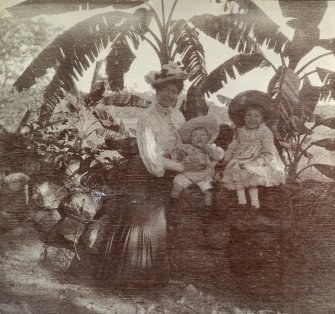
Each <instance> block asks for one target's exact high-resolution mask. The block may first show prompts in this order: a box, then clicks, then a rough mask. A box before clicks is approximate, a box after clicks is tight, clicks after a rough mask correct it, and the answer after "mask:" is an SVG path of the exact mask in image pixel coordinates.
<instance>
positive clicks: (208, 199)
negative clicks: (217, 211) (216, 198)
mask: <svg viewBox="0 0 335 314" xmlns="http://www.w3.org/2000/svg"><path fill="white" fill-rule="evenodd" d="M204 194H205V206H212V205H213V195H214V192H213V189H209V190H207V191H205V192H204Z"/></svg>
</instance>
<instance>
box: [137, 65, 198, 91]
mask: <svg viewBox="0 0 335 314" xmlns="http://www.w3.org/2000/svg"><path fill="white" fill-rule="evenodd" d="M191 75H192V73H187V72H185V71H183V70H182V69H181V67H180V66H179V65H178V64H177V63H174V62H172V61H169V63H168V64H164V65H163V67H162V70H161V71H159V72H157V71H151V72H149V73H148V74H147V75H146V76H145V77H144V78H145V81H146V82H147V83H149V84H151V85H152V86H153V87H156V86H158V85H162V84H164V83H168V82H170V81H176V80H182V81H183V80H186V79H188V78H189V77H190V76H191Z"/></svg>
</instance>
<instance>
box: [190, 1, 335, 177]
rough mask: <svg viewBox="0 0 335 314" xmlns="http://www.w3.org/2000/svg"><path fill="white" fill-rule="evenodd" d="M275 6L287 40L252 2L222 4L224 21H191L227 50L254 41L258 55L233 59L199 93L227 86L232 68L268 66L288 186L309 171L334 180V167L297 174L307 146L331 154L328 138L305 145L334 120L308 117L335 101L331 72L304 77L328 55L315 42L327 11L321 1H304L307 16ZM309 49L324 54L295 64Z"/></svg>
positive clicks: (329, 44) (328, 44) (324, 42)
mask: <svg viewBox="0 0 335 314" xmlns="http://www.w3.org/2000/svg"><path fill="white" fill-rule="evenodd" d="M279 5H280V8H281V11H282V14H283V16H284V17H286V18H291V19H290V20H289V21H288V22H287V24H288V25H289V26H291V27H292V28H293V29H294V30H295V33H294V36H293V39H292V40H290V39H288V38H287V37H286V36H284V34H283V33H281V32H280V31H279V26H278V25H276V24H275V23H274V22H273V21H272V20H271V19H270V18H269V17H268V16H267V15H266V14H265V13H264V12H262V11H261V10H260V8H259V7H258V6H257V5H256V1H254V2H253V1H249V0H227V1H226V5H225V10H226V11H227V15H228V16H229V19H227V15H221V16H213V15H207V16H206V19H205V20H204V19H203V18H202V17H194V18H193V19H192V20H191V21H192V22H193V24H194V25H195V26H196V27H197V28H198V29H201V30H202V31H204V32H205V33H206V34H207V35H208V36H211V37H213V38H219V40H220V41H222V42H224V43H225V42H227V41H228V42H229V41H230V42H231V44H233V46H240V45H243V44H244V43H245V42H254V43H255V44H257V45H258V46H257V47H258V52H257V51H256V53H249V54H240V55H237V56H235V57H233V58H232V59H230V60H228V61H226V62H224V63H223V64H222V65H220V66H219V67H218V68H216V69H215V70H214V71H212V72H211V73H210V74H209V75H208V77H207V79H206V80H205V81H204V82H202V84H201V90H202V91H203V92H204V93H206V92H211V93H213V92H217V91H218V90H219V89H221V88H222V87H223V86H224V84H227V79H228V78H230V79H236V75H235V71H234V69H235V70H237V72H238V73H239V74H245V73H247V72H248V71H250V70H252V69H254V68H256V67H259V66H271V67H272V68H273V70H274V71H275V74H274V76H273V78H272V79H271V80H270V82H269V85H268V91H267V93H268V95H269V96H270V98H271V99H272V100H273V103H274V106H275V107H276V108H277V110H278V118H277V128H276V129H275V130H274V132H275V135H276V137H277V140H278V143H279V144H280V146H281V150H282V151H285V152H286V155H287V167H288V174H289V177H288V178H289V181H296V180H297V179H298V177H299V174H300V173H301V172H302V171H303V170H305V169H307V168H309V167H311V166H314V167H315V168H316V169H318V170H319V171H320V172H321V173H322V174H324V175H326V176H328V177H330V178H332V179H334V175H333V171H334V167H332V166H329V165H320V164H315V165H312V164H310V165H308V166H307V167H305V168H303V169H300V170H299V163H300V161H301V159H302V157H306V156H307V157H311V156H310V154H308V152H307V151H308V149H309V148H310V147H311V146H313V145H314V146H315V145H316V146H320V147H324V148H326V149H328V150H331V151H333V150H334V147H333V142H334V140H333V139H324V140H321V141H316V142H313V143H310V144H306V142H307V140H308V139H309V136H308V135H311V134H312V131H313V130H314V129H315V128H316V127H318V126H321V125H324V126H327V127H330V128H334V122H333V121H334V118H330V117H329V118H328V119H325V120H322V119H320V118H316V119H315V116H314V110H315V107H316V105H317V103H318V101H319V99H320V98H321V99H329V98H332V99H334V98H335V89H334V87H335V86H334V72H332V71H329V70H325V69H321V68H318V67H316V68H315V69H314V70H312V71H309V72H307V73H306V71H305V70H306V69H307V68H308V67H310V66H311V65H312V64H313V63H314V62H316V61H317V60H319V59H320V58H323V57H326V56H331V55H334V49H335V46H334V39H320V31H319V29H318V25H319V23H320V21H321V20H322V18H323V16H324V14H325V12H326V9H327V1H318V2H314V1H313V2H310V3H309V4H308V6H309V8H308V10H307V11H306V10H302V7H303V6H304V8H305V3H298V2H295V1H294V2H292V1H286V0H279ZM246 38H247V40H246ZM314 47H322V48H323V49H324V50H325V52H324V53H323V54H321V55H319V56H317V57H315V58H313V59H312V60H310V61H309V62H307V63H306V64H301V60H302V58H303V57H305V56H306V55H307V54H308V53H309V52H310V51H311V50H312V49H313V48H314ZM265 48H266V49H270V50H273V51H274V52H275V53H277V54H279V55H280V57H281V61H282V64H281V65H280V66H279V67H275V65H273V64H272V63H271V62H270V61H269V60H268V59H267V58H266V56H265V51H263V50H265ZM314 73H318V74H319V77H320V79H321V80H322V81H323V84H324V85H323V86H321V87H318V86H312V85H311V82H310V80H309V76H310V75H312V74H314ZM221 98H222V96H221ZM224 102H225V103H227V102H229V98H227V97H224ZM312 121H315V122H314V125H313V127H312V128H311V129H310V128H308V127H307V126H306V125H305V124H306V123H307V122H312Z"/></svg>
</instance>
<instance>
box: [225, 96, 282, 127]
mask: <svg viewBox="0 0 335 314" xmlns="http://www.w3.org/2000/svg"><path fill="white" fill-rule="evenodd" d="M250 106H259V107H261V108H262V111H263V118H264V121H265V123H266V124H268V125H272V124H273V123H274V122H275V120H276V113H275V112H276V111H275V107H274V102H273V100H272V99H271V98H270V97H269V96H268V95H267V94H266V93H263V92H261V91H258V90H249V91H245V92H242V93H240V94H238V95H237V96H235V97H234V98H233V99H232V100H231V101H230V103H229V106H228V115H229V118H230V119H231V120H232V121H233V122H234V124H235V125H236V126H237V127H242V126H243V125H244V116H245V111H246V109H247V108H248V107H250Z"/></svg>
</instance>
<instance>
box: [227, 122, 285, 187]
mask: <svg viewBox="0 0 335 314" xmlns="http://www.w3.org/2000/svg"><path fill="white" fill-rule="evenodd" d="M225 160H226V161H228V164H227V166H226V168H225V170H224V172H223V178H222V182H223V184H224V186H225V187H226V188H227V189H230V190H240V189H244V188H245V187H256V186H258V185H261V186H267V187H268V186H275V185H280V184H281V183H284V182H285V178H286V175H285V167H284V164H283V162H282V161H281V159H280V157H279V154H278V151H277V149H276V147H275V145H274V141H273V134H272V132H271V130H270V129H269V128H268V127H267V126H266V125H265V124H264V123H262V124H261V125H260V126H259V128H257V129H247V128H246V127H245V126H243V127H241V128H239V129H237V132H236V135H235V138H234V140H233V141H232V143H231V144H230V145H229V147H228V150H227V151H226V152H225ZM240 161H243V162H244V167H243V169H242V168H241V167H240V165H239V162H240Z"/></svg>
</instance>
